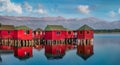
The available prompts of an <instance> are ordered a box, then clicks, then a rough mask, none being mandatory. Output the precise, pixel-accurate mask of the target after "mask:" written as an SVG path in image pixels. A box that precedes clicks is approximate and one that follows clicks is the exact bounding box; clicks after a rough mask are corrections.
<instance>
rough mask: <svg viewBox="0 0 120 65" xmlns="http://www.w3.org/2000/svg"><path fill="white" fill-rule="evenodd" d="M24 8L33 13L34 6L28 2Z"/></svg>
mask: <svg viewBox="0 0 120 65" xmlns="http://www.w3.org/2000/svg"><path fill="white" fill-rule="evenodd" d="M23 7H24V8H25V9H26V10H27V11H29V12H32V6H31V5H30V4H29V3H28V2H24V4H23Z"/></svg>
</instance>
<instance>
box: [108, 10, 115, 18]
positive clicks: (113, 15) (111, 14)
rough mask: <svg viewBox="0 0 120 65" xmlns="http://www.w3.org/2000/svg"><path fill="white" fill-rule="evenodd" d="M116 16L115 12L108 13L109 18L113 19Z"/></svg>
mask: <svg viewBox="0 0 120 65" xmlns="http://www.w3.org/2000/svg"><path fill="white" fill-rule="evenodd" d="M116 15H117V14H116V12H114V11H110V12H109V16H110V17H115V16H116Z"/></svg>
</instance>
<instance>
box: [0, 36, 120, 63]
mask: <svg viewBox="0 0 120 65" xmlns="http://www.w3.org/2000/svg"><path fill="white" fill-rule="evenodd" d="M88 64H89V65H120V34H95V35H94V54H93V55H92V56H91V57H89V58H88V59H87V60H84V59H82V58H81V57H79V56H78V55H77V54H76V49H75V50H70V51H67V52H66V54H65V56H64V57H63V58H62V59H54V60H48V59H47V58H46V57H45V55H44V49H42V50H36V49H34V50H33V57H31V58H29V59H25V60H20V59H18V58H16V57H14V55H13V53H9V54H6V53H4V54H3V53H0V65H88Z"/></svg>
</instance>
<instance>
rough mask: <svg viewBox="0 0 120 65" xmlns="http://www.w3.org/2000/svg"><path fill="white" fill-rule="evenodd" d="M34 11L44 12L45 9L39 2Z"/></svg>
mask: <svg viewBox="0 0 120 65" xmlns="http://www.w3.org/2000/svg"><path fill="white" fill-rule="evenodd" d="M34 13H38V14H46V13H47V11H46V10H45V9H44V8H43V6H42V5H41V4H38V5H37V7H36V9H35V10H34Z"/></svg>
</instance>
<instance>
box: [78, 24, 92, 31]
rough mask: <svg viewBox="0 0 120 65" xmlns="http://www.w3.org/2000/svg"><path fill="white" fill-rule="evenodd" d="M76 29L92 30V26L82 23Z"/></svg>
mask: <svg viewBox="0 0 120 65" xmlns="http://www.w3.org/2000/svg"><path fill="white" fill-rule="evenodd" d="M78 30H93V28H91V27H89V26H88V25H83V26H82V27H80V28H79V29H78Z"/></svg>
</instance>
